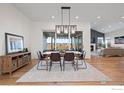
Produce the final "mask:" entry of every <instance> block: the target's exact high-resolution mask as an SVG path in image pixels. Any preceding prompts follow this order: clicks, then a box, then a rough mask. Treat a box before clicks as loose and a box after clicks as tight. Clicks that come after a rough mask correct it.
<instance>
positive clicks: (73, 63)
mask: <svg viewBox="0 0 124 93" xmlns="http://www.w3.org/2000/svg"><path fill="white" fill-rule="evenodd" d="M72 65H73V67H74V71H76V68H75V61H73V63H72Z"/></svg>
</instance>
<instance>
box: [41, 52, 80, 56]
mask: <svg viewBox="0 0 124 93" xmlns="http://www.w3.org/2000/svg"><path fill="white" fill-rule="evenodd" d="M51 53H60V55H61V57H63V56H64V54H65V53H74V55H75V57H78V56H80V55H81V54H82V53H81V52H79V51H65V52H60V51H46V52H43V55H44V56H46V57H50V55H51Z"/></svg>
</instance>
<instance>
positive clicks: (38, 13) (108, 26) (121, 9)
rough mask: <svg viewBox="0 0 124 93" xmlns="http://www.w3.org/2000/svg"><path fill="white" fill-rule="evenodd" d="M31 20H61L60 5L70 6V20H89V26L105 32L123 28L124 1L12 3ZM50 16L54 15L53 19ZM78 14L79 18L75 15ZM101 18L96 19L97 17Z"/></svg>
mask: <svg viewBox="0 0 124 93" xmlns="http://www.w3.org/2000/svg"><path fill="white" fill-rule="evenodd" d="M13 5H14V6H15V7H16V8H17V9H18V10H19V11H21V12H22V13H24V14H25V15H26V16H27V17H29V18H30V19H31V20H32V21H42V22H47V21H56V22H60V21H61V15H60V14H61V10H60V7H61V6H70V7H71V22H77V21H79V22H90V23H91V28H92V29H95V30H97V31H100V32H103V33H107V32H111V31H115V30H118V29H123V28H124V19H123V18H121V17H122V16H124V3H115V4H111V3H109V4H107V3H97V4H94V3H92V4H91V3H80V4H79V3H73V4H64V3H59V4H55V3H47V4H45V3H29V4H28V3H25V4H23V3H22V4H19V3H18V4H13ZM51 16H55V18H54V19H52V18H51ZM76 16H78V17H79V19H76V18H75V17H76ZM98 16H100V17H101V18H100V19H98V18H97V17H98Z"/></svg>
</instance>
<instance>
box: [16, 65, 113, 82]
mask: <svg viewBox="0 0 124 93" xmlns="http://www.w3.org/2000/svg"><path fill="white" fill-rule="evenodd" d="M86 64H87V69H79V70H78V71H74V68H73V67H72V65H70V64H66V66H65V71H63V72H62V71H61V70H60V66H59V64H53V66H52V69H51V71H46V70H37V65H35V66H34V67H33V68H32V69H31V70H30V71H28V72H27V73H25V74H24V75H23V76H22V77H21V78H19V79H18V80H17V81H16V82H77V81H103V82H104V81H111V79H110V78H109V77H108V76H106V75H105V74H104V73H102V72H101V71H99V70H98V69H96V68H95V67H93V66H92V65H90V64H89V63H86Z"/></svg>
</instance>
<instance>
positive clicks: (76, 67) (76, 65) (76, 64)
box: [76, 60, 78, 70]
mask: <svg viewBox="0 0 124 93" xmlns="http://www.w3.org/2000/svg"><path fill="white" fill-rule="evenodd" d="M76 69H77V70H78V60H77V62H76Z"/></svg>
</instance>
